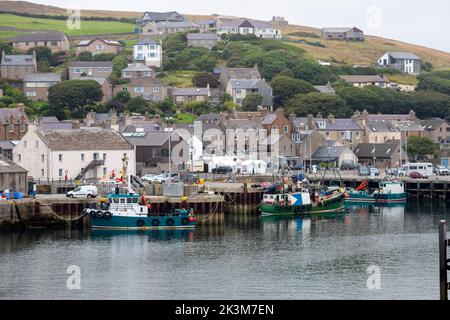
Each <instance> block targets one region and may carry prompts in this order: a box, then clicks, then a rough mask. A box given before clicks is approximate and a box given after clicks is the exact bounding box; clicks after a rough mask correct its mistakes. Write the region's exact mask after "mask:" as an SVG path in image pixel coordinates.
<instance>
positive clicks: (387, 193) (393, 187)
mask: <svg viewBox="0 0 450 320" xmlns="http://www.w3.org/2000/svg"><path fill="white" fill-rule="evenodd" d="M373 197H374V198H375V202H376V203H405V202H407V201H408V195H407V193H406V192H405V184H404V183H403V182H397V181H382V182H380V185H379V188H378V190H376V191H375V192H374V193H373Z"/></svg>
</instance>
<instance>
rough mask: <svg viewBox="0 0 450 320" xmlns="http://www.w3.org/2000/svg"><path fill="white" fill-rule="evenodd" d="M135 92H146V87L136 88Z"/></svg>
mask: <svg viewBox="0 0 450 320" xmlns="http://www.w3.org/2000/svg"><path fill="white" fill-rule="evenodd" d="M134 92H136V93H143V92H144V87H135V88H134Z"/></svg>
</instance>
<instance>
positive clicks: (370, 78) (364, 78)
mask: <svg viewBox="0 0 450 320" xmlns="http://www.w3.org/2000/svg"><path fill="white" fill-rule="evenodd" d="M340 78H341V79H342V80H344V81H346V82H350V83H360V82H362V83H369V82H389V80H388V79H387V78H386V77H384V76H379V75H360V76H353V75H350V76H348V75H346V76H340Z"/></svg>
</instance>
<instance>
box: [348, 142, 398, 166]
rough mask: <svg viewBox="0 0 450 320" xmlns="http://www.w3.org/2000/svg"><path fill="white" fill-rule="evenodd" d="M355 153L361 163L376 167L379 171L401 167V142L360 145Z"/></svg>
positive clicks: (354, 150)
mask: <svg viewBox="0 0 450 320" xmlns="http://www.w3.org/2000/svg"><path fill="white" fill-rule="evenodd" d="M353 152H354V153H355V155H356V156H357V157H358V160H359V163H360V164H362V165H366V166H375V167H377V168H379V169H386V168H396V167H399V166H400V154H401V151H400V141H398V140H394V141H388V142H386V143H360V144H358V145H357V146H356V147H355V148H354V149H353Z"/></svg>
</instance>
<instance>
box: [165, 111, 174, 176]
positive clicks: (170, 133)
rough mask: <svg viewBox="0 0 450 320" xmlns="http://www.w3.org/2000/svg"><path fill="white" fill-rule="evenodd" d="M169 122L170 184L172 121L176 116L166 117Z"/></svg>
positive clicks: (170, 170)
mask: <svg viewBox="0 0 450 320" xmlns="http://www.w3.org/2000/svg"><path fill="white" fill-rule="evenodd" d="M165 120H166V122H167V123H168V124H169V184H170V183H172V123H173V120H174V118H173V117H172V116H169V117H166V118H165Z"/></svg>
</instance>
